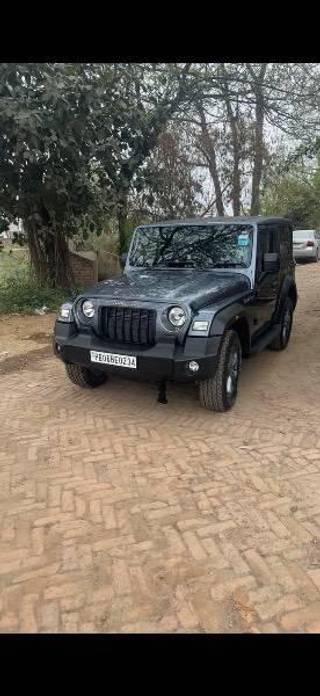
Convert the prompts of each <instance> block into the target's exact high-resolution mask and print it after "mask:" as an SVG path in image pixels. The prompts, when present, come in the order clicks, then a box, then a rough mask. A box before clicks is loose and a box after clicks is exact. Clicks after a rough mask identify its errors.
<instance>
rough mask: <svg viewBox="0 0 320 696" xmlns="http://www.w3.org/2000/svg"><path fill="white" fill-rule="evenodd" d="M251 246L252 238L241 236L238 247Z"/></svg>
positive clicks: (245, 235) (246, 235)
mask: <svg viewBox="0 0 320 696" xmlns="http://www.w3.org/2000/svg"><path fill="white" fill-rule="evenodd" d="M249 244H250V237H249V235H248V234H239V237H238V246H248V245H249Z"/></svg>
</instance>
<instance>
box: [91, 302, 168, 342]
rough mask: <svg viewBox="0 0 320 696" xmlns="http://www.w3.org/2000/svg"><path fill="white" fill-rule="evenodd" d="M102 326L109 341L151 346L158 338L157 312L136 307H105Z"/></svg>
mask: <svg viewBox="0 0 320 696" xmlns="http://www.w3.org/2000/svg"><path fill="white" fill-rule="evenodd" d="M101 328H102V333H103V334H104V336H105V337H106V338H108V339H109V341H115V342H117V343H126V344H128V343H131V344H134V345H141V346H148V345H149V346H151V345H154V343H155V338H156V312H155V310H153V309H139V308H136V307H104V309H103V312H102V326H101Z"/></svg>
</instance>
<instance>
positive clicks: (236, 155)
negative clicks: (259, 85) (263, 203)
mask: <svg viewBox="0 0 320 696" xmlns="http://www.w3.org/2000/svg"><path fill="white" fill-rule="evenodd" d="M221 73H222V75H223V77H224V78H225V81H224V82H221V88H222V96H223V99H224V102H225V105H226V110H227V117H228V122H229V126H230V130H231V142H232V154H233V167H232V208H233V215H234V216H236V215H240V208H241V200H240V199H241V179H240V161H241V146H240V142H239V137H238V113H236V115H235V114H234V113H233V109H232V101H231V96H230V93H229V87H228V81H227V72H226V69H225V66H224V65H223V64H222V65H221Z"/></svg>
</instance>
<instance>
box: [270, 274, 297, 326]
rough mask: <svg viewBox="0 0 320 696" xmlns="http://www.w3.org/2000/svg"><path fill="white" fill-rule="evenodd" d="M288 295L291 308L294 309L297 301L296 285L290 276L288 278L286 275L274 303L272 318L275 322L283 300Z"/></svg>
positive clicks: (278, 316) (279, 313) (279, 314)
mask: <svg viewBox="0 0 320 696" xmlns="http://www.w3.org/2000/svg"><path fill="white" fill-rule="evenodd" d="M288 296H291V298H292V300H293V309H295V307H296V304H297V301H298V293H297V287H296V284H295V281H294V279H293V278H291V277H290V278H288V277H286V278H285V279H284V281H283V283H282V285H281V289H280V292H279V297H278V301H277V305H276V308H275V311H274V315H273V320H274V321H275V322H277V321H278V319H279V318H280V316H281V311H282V307H283V304H284V301H285V300H286V298H287V297H288Z"/></svg>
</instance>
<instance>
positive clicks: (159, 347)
mask: <svg viewBox="0 0 320 696" xmlns="http://www.w3.org/2000/svg"><path fill="white" fill-rule="evenodd" d="M220 342H221V337H220V336H211V337H187V339H186V341H185V344H184V345H183V346H177V345H175V344H174V343H173V342H168V341H166V342H165V341H164V342H161V341H160V342H158V343H157V344H156V345H154V346H152V347H147V348H143V347H141V346H135V345H123V344H121V345H120V344H117V343H113V342H112V343H111V342H108V341H106V340H104V339H102V338H99V337H98V336H96V335H95V334H93V333H92V332H89V331H88V332H82V331H81V332H78V331H77V327H76V324H73V323H72V324H67V323H65V322H61V321H58V320H57V321H56V324H55V330H54V340H53V348H54V352H55V354H56V356H57V357H59V358H61V360H63V361H64V362H65V363H75V364H78V365H82V366H83V367H89V368H91V369H99V370H101V371H103V372H107V373H110V374H116V375H119V376H120V375H121V376H124V377H129V378H133V379H138V380H140V379H141V380H146V381H158V380H163V379H166V380H172V381H175V382H192V381H199V380H203V379H207V378H208V377H213V376H214V374H215V371H216V368H217V363H218V355H219V347H220ZM91 350H96V351H102V352H105V353H118V354H121V355H135V356H136V357H137V369H136V370H133V369H128V368H125V367H115V366H111V365H104V364H99V366H98V365H97V364H96V363H92V362H91V360H90V351H91ZM190 360H196V361H197V362H198V363H199V370H198V372H192V371H191V370H190V369H189V368H188V363H189V362H190Z"/></svg>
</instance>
